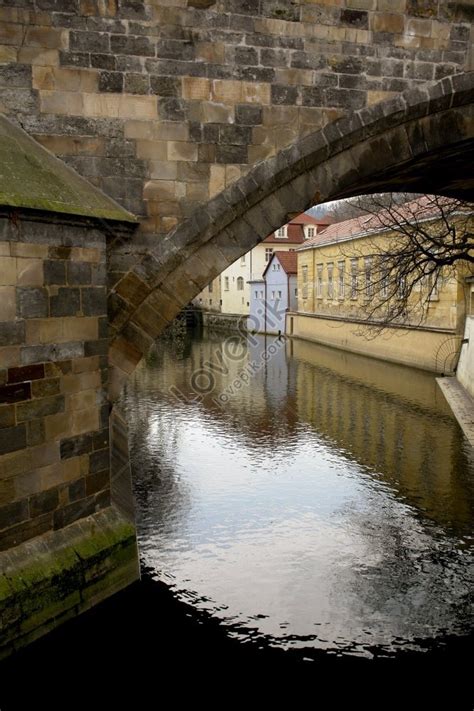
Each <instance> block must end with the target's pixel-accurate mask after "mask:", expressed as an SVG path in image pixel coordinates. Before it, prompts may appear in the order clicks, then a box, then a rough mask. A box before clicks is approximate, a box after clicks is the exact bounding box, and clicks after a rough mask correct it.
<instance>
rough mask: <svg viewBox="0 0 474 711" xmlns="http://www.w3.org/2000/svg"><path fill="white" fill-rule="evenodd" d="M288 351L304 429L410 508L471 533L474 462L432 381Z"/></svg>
mask: <svg viewBox="0 0 474 711" xmlns="http://www.w3.org/2000/svg"><path fill="white" fill-rule="evenodd" d="M290 349H291V351H290V352H291V356H290V357H292V358H294V359H295V360H296V362H297V363H298V371H297V372H298V376H297V391H298V396H297V401H298V412H299V420H300V422H307V423H309V424H310V425H311V426H312V427H313V428H314V429H316V430H317V431H318V432H319V433H320V434H321V436H323V437H325V438H326V439H327V440H329V441H331V442H332V443H333V445H335V446H336V447H337V448H338V449H340V450H343V451H344V452H345V453H346V455H348V456H349V457H351V458H352V459H354V460H355V461H357V462H358V464H360V465H362V466H364V467H365V468H366V469H367V470H368V471H369V472H373V473H374V474H375V475H376V476H378V477H379V478H380V479H382V480H384V481H386V482H387V483H388V484H390V485H391V486H395V487H396V489H397V491H398V493H399V494H401V495H402V496H403V497H404V499H405V500H406V502H407V503H409V504H412V505H413V506H414V507H415V508H417V509H421V510H422V511H423V512H424V513H425V514H428V515H429V516H430V517H431V518H433V519H434V520H436V521H437V522H438V523H441V524H442V525H443V526H448V527H453V528H455V529H456V530H457V531H458V532H459V533H461V532H464V533H467V532H468V531H469V527H470V522H471V521H472V513H473V512H472V500H473V497H472V494H471V495H468V493H471V491H470V490H471V489H472V482H471V479H472V476H470V472H472V471H473V466H474V459H473V456H472V450H471V448H470V447H469V446H467V444H466V443H465V441H464V439H463V435H462V432H461V430H460V428H459V427H458V426H457V423H456V422H455V421H454V418H453V417H452V414H451V412H450V409H449V407H448V405H447V403H446V401H445V400H444V397H443V396H442V394H441V392H440V391H439V388H438V386H437V384H436V381H435V379H434V378H433V377H432V376H431V375H429V374H428V373H425V372H424V371H419V370H415V369H411V368H406V367H404V366H398V365H394V364H389V363H382V362H381V361H377V360H374V359H371V358H365V357H363V356H357V355H354V354H347V353H344V352H341V351H338V350H335V349H331V348H327V347H325V346H319V345H316V344H310V343H307V342H303V341H298V340H295V341H292V342H291V343H290Z"/></svg>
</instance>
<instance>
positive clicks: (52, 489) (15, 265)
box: [0, 215, 110, 550]
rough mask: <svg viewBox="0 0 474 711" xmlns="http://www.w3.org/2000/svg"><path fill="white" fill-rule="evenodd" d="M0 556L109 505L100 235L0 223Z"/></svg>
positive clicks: (55, 224) (79, 228)
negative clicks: (1, 552)
mask: <svg viewBox="0 0 474 711" xmlns="http://www.w3.org/2000/svg"><path fill="white" fill-rule="evenodd" d="M0 254H1V255H2V256H0V275H1V276H0V304H1V317H2V322H1V323H0V550H5V549H9V548H12V547H14V546H17V545H19V544H21V543H23V542H24V541H26V540H28V539H30V538H32V537H35V536H38V535H40V534H42V533H46V532H47V531H53V530H58V529H61V528H63V527H64V526H67V525H69V524H71V523H73V522H74V521H76V520H78V519H79V518H82V517H84V516H87V515H88V514H92V513H94V512H96V511H99V510H101V509H104V508H106V507H108V506H109V505H110V471H109V458H110V457H109V434H108V432H109V407H108V404H107V393H106V389H107V375H108V372H107V343H108V340H107V305H106V285H105V259H106V256H105V235H104V234H103V233H102V232H101V231H100V230H99V229H97V228H95V227H94V226H93V225H92V224H86V225H80V224H70V223H64V222H63V223H61V221H60V220H56V221H55V220H54V219H53V220H51V218H49V220H48V221H41V220H40V219H34V218H29V219H25V218H24V217H23V218H21V219H20V220H15V219H14V218H13V217H12V216H10V217H9V216H7V215H4V216H3V217H1V218H0Z"/></svg>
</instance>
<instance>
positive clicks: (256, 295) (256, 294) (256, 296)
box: [255, 291, 258, 299]
mask: <svg viewBox="0 0 474 711" xmlns="http://www.w3.org/2000/svg"><path fill="white" fill-rule="evenodd" d="M255 298H256V299H258V291H256V292H255Z"/></svg>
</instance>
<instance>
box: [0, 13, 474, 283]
mask: <svg viewBox="0 0 474 711" xmlns="http://www.w3.org/2000/svg"><path fill="white" fill-rule="evenodd" d="M471 19H472V6H470V4H468V3H460V2H441V3H440V2H438V1H437V0H436V1H435V0H423V1H415V0H319V2H313V1H312V0H292V2H282V1H281V0H215V1H212V0H161V1H160V2H157V0H133V1H132V0H64V1H63V2H58V1H57V0H9V2H8V7H2V8H0V22H1V25H0V61H1V62H2V65H1V68H0V83H1V85H2V95H1V99H0V108H1V110H3V111H5V112H6V113H7V114H8V115H10V116H11V117H13V118H14V119H17V120H19V121H20V122H21V123H22V125H23V126H24V128H25V129H26V130H27V131H28V132H29V133H31V134H32V135H34V136H35V137H36V138H37V139H38V140H39V141H41V142H42V143H43V144H44V145H45V146H47V147H48V148H50V149H51V150H52V151H53V152H54V153H56V154H57V155H59V156H61V157H62V158H64V160H66V161H67V162H68V163H69V164H70V165H71V166H73V167H74V168H76V169H77V170H78V171H79V172H80V173H81V174H82V175H84V176H86V177H87V178H89V179H90V180H91V181H92V182H94V183H95V184H97V185H99V186H100V187H101V188H102V189H103V190H104V191H105V192H106V193H107V194H109V195H111V196H112V197H114V198H116V199H117V200H118V201H120V202H121V203H122V204H123V205H124V206H125V207H126V208H128V209H129V210H131V211H132V212H134V213H135V214H138V215H141V216H142V217H143V220H142V228H141V241H142V243H143V242H146V241H147V240H148V242H150V241H151V242H153V241H154V240H155V238H156V235H160V234H164V233H167V232H168V231H169V230H170V229H171V228H173V227H174V226H175V225H176V224H178V223H180V222H181V221H182V220H183V218H186V217H189V216H190V215H192V213H193V212H194V211H195V210H196V209H197V208H199V207H200V206H202V204H203V203H205V202H207V200H208V199H209V198H211V197H212V196H214V195H216V194H217V193H218V192H220V191H221V190H222V189H223V188H224V187H226V186H228V185H230V184H231V183H233V182H234V181H235V180H236V179H237V178H238V177H240V176H241V175H242V174H244V173H246V172H247V170H248V169H249V167H250V166H252V165H254V164H255V163H256V162H258V161H260V160H263V159H266V158H268V157H269V156H271V155H274V154H276V153H277V152H278V151H279V150H280V149H281V148H283V147H284V146H286V145H288V144H290V143H292V142H293V141H294V140H295V139H296V138H300V137H301V136H303V135H306V134H307V133H310V132H312V131H314V130H315V129H317V128H318V127H321V126H324V125H326V124H327V123H328V122H330V121H332V120H333V119H335V118H337V117H339V116H340V115H342V114H344V113H345V112H351V111H353V110H355V109H360V108H362V107H364V106H367V105H370V104H373V103H374V102H377V101H379V100H381V99H383V98H387V97H389V96H391V95H393V94H394V93H395V94H398V93H400V92H401V91H403V90H405V89H407V88H409V87H413V86H416V85H418V84H424V83H426V82H429V81H431V80H433V79H440V78H442V77H444V76H448V75H452V74H455V73H457V72H459V71H462V70H464V69H466V67H468V66H469V62H470V59H469V53H470V45H471V26H470V20H471ZM129 251H130V250H129V248H128V246H127V247H125V248H124V249H122V250H117V253H116V255H115V258H114V260H113V263H112V265H111V270H110V271H111V282H112V283H114V282H115V281H116V279H117V277H118V276H119V274H120V273H123V271H125V270H126V269H127V268H128V266H129V265H130V259H129Z"/></svg>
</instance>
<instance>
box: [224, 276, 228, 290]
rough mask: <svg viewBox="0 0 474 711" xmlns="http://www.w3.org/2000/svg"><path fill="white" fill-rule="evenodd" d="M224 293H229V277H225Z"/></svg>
mask: <svg viewBox="0 0 474 711" xmlns="http://www.w3.org/2000/svg"><path fill="white" fill-rule="evenodd" d="M224 291H229V277H224Z"/></svg>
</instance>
